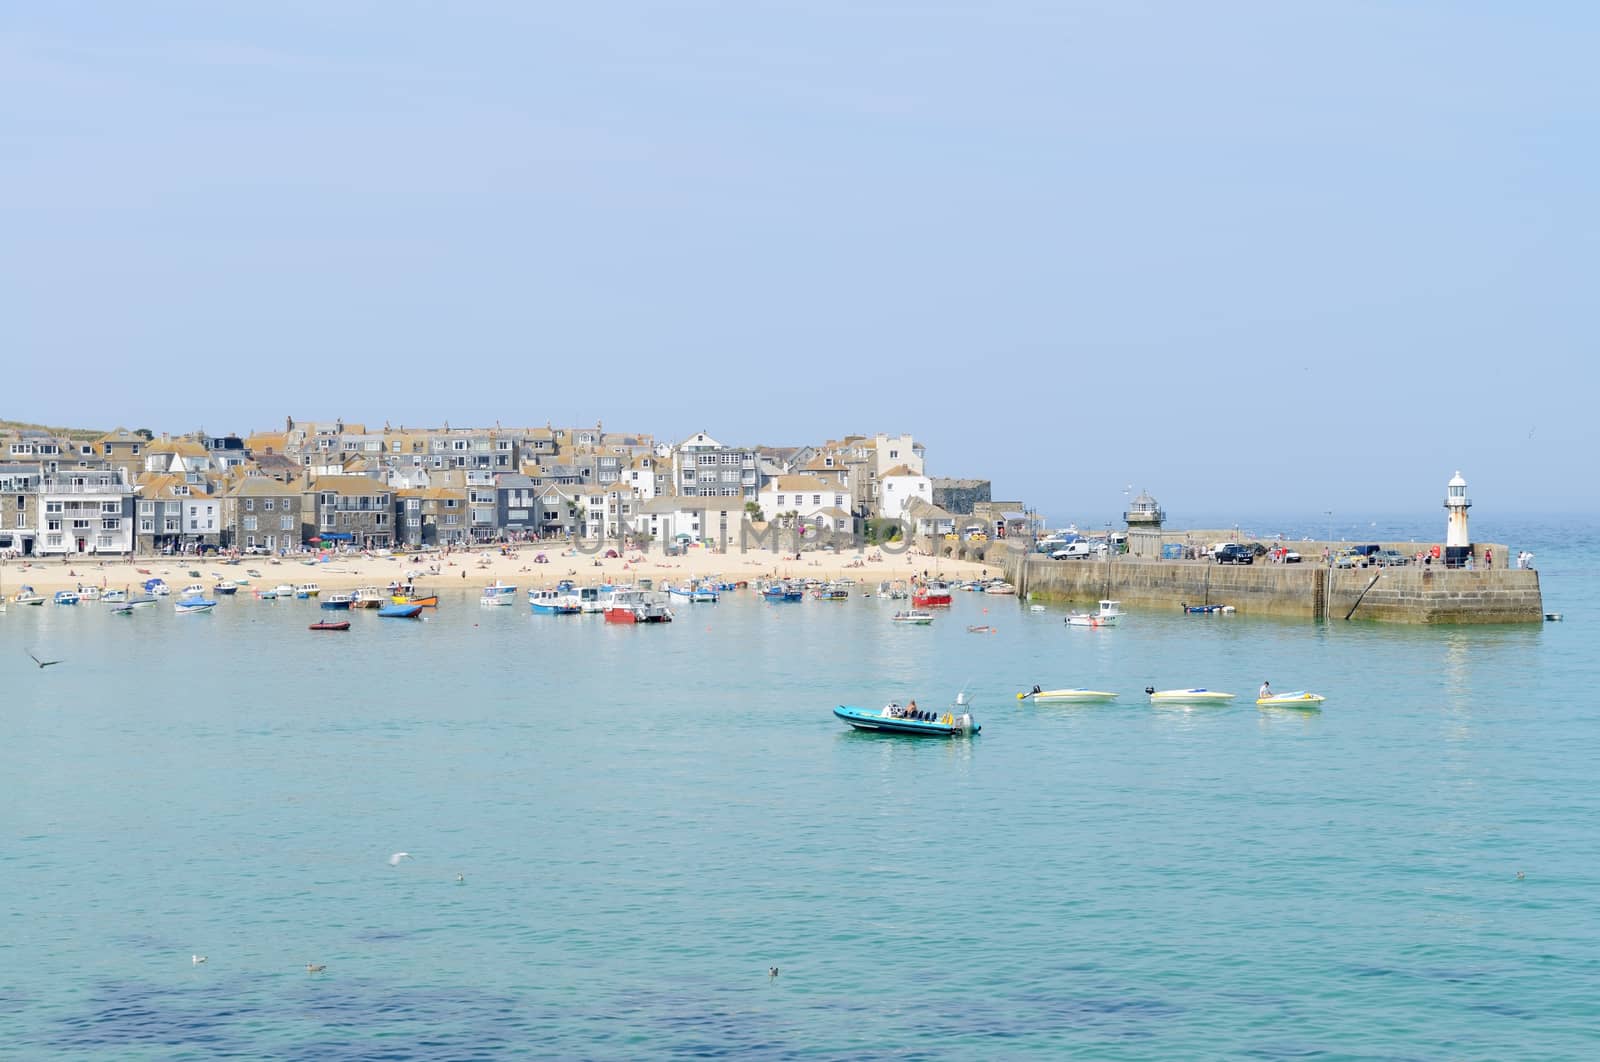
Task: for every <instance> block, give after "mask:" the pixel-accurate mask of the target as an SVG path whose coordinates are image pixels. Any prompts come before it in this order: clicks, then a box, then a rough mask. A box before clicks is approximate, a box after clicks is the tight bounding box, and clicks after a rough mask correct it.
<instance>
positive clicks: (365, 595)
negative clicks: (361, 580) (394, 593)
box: [350, 586, 389, 608]
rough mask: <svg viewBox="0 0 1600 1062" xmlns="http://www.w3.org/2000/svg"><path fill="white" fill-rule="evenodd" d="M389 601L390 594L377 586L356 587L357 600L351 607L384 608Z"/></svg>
mask: <svg viewBox="0 0 1600 1062" xmlns="http://www.w3.org/2000/svg"><path fill="white" fill-rule="evenodd" d="M388 601H389V595H388V594H386V593H384V591H383V590H382V589H381V588H379V587H376V586H358V587H356V594H355V600H354V601H353V602H351V604H350V607H351V608H382V607H383V606H384V605H386V604H387V603H388Z"/></svg>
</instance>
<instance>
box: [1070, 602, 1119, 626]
mask: <svg viewBox="0 0 1600 1062" xmlns="http://www.w3.org/2000/svg"><path fill="white" fill-rule="evenodd" d="M1121 618H1122V602H1120V601H1112V600H1110V599H1102V600H1101V602H1100V607H1099V608H1098V609H1096V610H1095V611H1093V612H1073V613H1071V614H1069V615H1068V616H1067V617H1066V618H1065V619H1064V620H1063V621H1062V622H1064V623H1065V624H1066V625H1067V626H1069V627H1114V626H1116V623H1117V620H1119V619H1121Z"/></svg>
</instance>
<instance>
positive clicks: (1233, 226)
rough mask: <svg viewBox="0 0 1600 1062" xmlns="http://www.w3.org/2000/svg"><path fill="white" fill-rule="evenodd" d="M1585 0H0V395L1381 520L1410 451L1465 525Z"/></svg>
mask: <svg viewBox="0 0 1600 1062" xmlns="http://www.w3.org/2000/svg"><path fill="white" fill-rule="evenodd" d="M1597 29H1600V11H1597V10H1595V9H1593V8H1591V7H1587V6H1580V5H1575V4H1555V5H1546V6H1543V7H1539V8H1536V9H1513V8H1503V7H1500V6H1497V5H1488V4H1475V3H1467V4H1461V3H1449V4H1447V3H1444V2H1442V0H1437V2H1420V3H1417V4H1411V5H1406V6H1404V7H1394V6H1391V5H1382V4H1377V3H1359V2H1358V3H1351V4H1341V5H1338V6H1337V7H1332V6H1327V7H1321V8H1318V7H1291V8H1286V7H1284V6H1282V5H1276V4H1271V3H1266V2H1264V0H1263V2H1257V3H1248V2H1240V3H1225V4H1221V5H1207V6H1204V7H1194V6H1192V5H1178V4H1159V3H1153V4H1138V5H1135V4H1104V3H1090V2H1083V3H1068V4H1058V3H1044V2H1023V0H1013V2H1001V3H997V4H994V5H985V6H983V7H982V8H971V7H969V6H968V5H961V4H953V3H947V2H938V0H929V2H914V0H882V2H866V3H860V2H852V3H842V2H838V0H832V2H829V0H819V2H817V3H811V4H805V5H782V4H778V5H762V6H759V7H752V6H750V5H736V4H727V3H716V2H703V3H691V4H686V5H682V6H680V7H677V8H673V9H670V10H669V9H659V8H640V9H637V10H630V9H626V8H594V7H575V8H571V7H569V8H549V7H528V6H526V5H520V4H514V3H510V2H508V0H507V2H497V0H486V2H484V3H480V4H476V5H473V6H472V7H470V8H457V9H450V10H448V11H443V12H430V11H426V10H422V9H417V8H395V7H393V6H392V5H381V4H376V3H350V4H343V5H338V6H337V7H333V8H330V7H329V6H328V5H323V4H315V3H311V2H309V0H304V2H286V3H282V4H275V5H272V6H271V7H267V8H226V7H225V8H217V7H215V6H212V5H204V4H198V3H178V2H161V0H153V2H151V3H147V4H140V5H127V6H116V5H103V6H100V7H93V6H91V7H82V6H66V7H62V6H45V7H34V8H30V9H27V10H20V11H13V12H10V13H8V15H7V16H6V17H5V18H4V19H3V20H0V86H3V87H4V88H5V90H6V91H7V93H8V95H9V96H10V98H11V99H13V100H16V101H26V102H25V106H17V107H12V108H8V109H7V110H6V112H5V114H4V115H0V143H3V144H4V145H5V148H6V157H7V165H6V166H5V167H4V169H3V171H0V172H3V175H0V189H3V190H4V192H5V194H4V196H3V197H0V203H3V206H0V210H3V211H4V214H3V217H4V224H5V227H6V230H7V235H8V250H9V253H8V254H7V255H6V256H4V258H3V259H0V263H3V264H0V270H3V272H0V281H3V283H0V290H3V292H4V294H3V295H0V317H3V320H4V322H5V323H4V326H3V327H4V331H3V332H0V335H3V336H4V340H5V345H6V348H7V350H8V353H9V356H8V358H7V368H6V370H5V382H6V394H5V398H4V401H3V404H4V406H5V410H4V412H5V413H6V414H7V415H10V416H15V417H17V418H20V419H26V420H30V421H42V422H49V423H64V424H85V425H89V426H104V427H107V428H110V427H114V426H116V425H118V424H121V425H123V426H126V427H130V428H131V427H144V426H148V427H150V428H152V429H154V430H156V431H188V430H194V429H196V428H199V427H204V428H206V429H207V430H209V431H213V432H216V433H225V432H229V431H236V432H240V433H244V432H248V431H250V430H252V429H257V430H265V429H271V428H274V427H276V426H279V425H281V424H282V421H283V418H284V416H286V415H291V416H294V417H296V418H297V419H304V420H320V419H328V420H331V419H334V418H336V417H343V418H345V419H346V420H348V421H354V422H366V423H368V424H369V425H375V424H382V423H383V422H384V421H385V420H387V421H390V422H391V423H394V424H396V425H398V424H401V423H407V424H424V423H427V424H434V425H437V424H441V423H443V422H445V421H449V422H450V423H451V424H455V425H467V424H476V425H487V424H493V423H494V422H495V421H496V420H499V421H502V422H504V423H506V424H513V423H516V424H529V423H531V424H543V423H545V422H546V421H554V422H556V423H564V424H569V425H575V424H590V423H594V422H595V421H596V420H603V421H604V422H605V423H606V424H607V426H609V427H615V428H618V429H626V430H638V431H645V432H650V433H652V434H654V435H656V436H657V437H658V438H664V439H680V438H682V437H685V436H687V435H689V434H691V433H692V432H694V431H697V430H701V429H705V430H708V431H709V432H710V433H711V434H712V435H714V436H716V437H717V438H719V439H723V440H725V441H728V442H738V443H766V444H772V445H777V444H802V443H815V442H821V441H823V440H825V439H827V438H829V437H836V436H839V435H842V434H845V433H847V432H867V433H872V432H877V431H885V432H902V431H908V432H911V433H913V434H915V435H916V437H917V438H918V439H919V440H920V441H922V442H923V443H924V444H925V445H926V446H927V449H928V460H929V470H930V472H931V473H933V474H936V475H948V476H953V477H968V476H975V477H983V478H987V479H990V480H992V481H993V484H994V491H995V494H996V496H997V497H1003V498H1019V499H1021V500H1023V501H1025V502H1027V503H1029V504H1031V505H1034V506H1035V507H1037V508H1040V509H1042V510H1045V511H1048V512H1054V511H1060V512H1062V513H1063V516H1065V517H1068V518H1070V517H1071V514H1072V513H1074V512H1076V513H1081V514H1094V513H1120V511H1121V507H1122V504H1123V502H1124V500H1125V499H1124V491H1125V489H1126V488H1127V487H1128V486H1129V485H1130V484H1131V486H1132V492H1133V493H1137V492H1138V491H1139V490H1141V489H1148V490H1149V491H1150V492H1151V493H1152V494H1154V495H1155V496H1156V497H1157V498H1158V499H1160V501H1161V502H1162V503H1163V504H1164V505H1165V506H1166V507H1167V509H1168V510H1169V512H1173V513H1174V514H1176V513H1180V512H1192V511H1202V510H1204V511H1209V512H1215V511H1218V510H1228V509H1239V510H1241V511H1245V510H1252V511H1261V510H1269V511H1271V510H1277V509H1280V508H1281V509H1282V510H1283V511H1285V512H1309V513H1319V512H1323V511H1325V510H1329V509H1331V510H1333V511H1335V512H1336V513H1349V514H1351V518H1352V519H1355V518H1356V517H1357V515H1358V514H1360V513H1362V512H1364V511H1365V510H1366V509H1368V508H1369V507H1370V508H1371V509H1372V510H1374V511H1384V512H1394V511H1401V512H1410V511H1415V512H1418V513H1419V514H1420V513H1424V512H1427V511H1430V510H1432V509H1435V508H1437V506H1438V505H1439V503H1440V502H1441V501H1442V498H1443V489H1444V483H1445V481H1446V480H1448V478H1449V477H1450V475H1451V474H1452V473H1453V472H1455V471H1456V470H1457V469H1460V470H1461V471H1462V472H1463V474H1464V475H1465V476H1466V478H1467V480H1468V482H1469V490H1470V492H1471V494H1472V495H1473V497H1474V499H1475V501H1476V502H1477V503H1478V508H1476V509H1475V510H1474V512H1475V513H1476V512H1478V511H1480V510H1481V511H1483V512H1497V513H1513V512H1526V513H1537V512H1541V511H1544V510H1545V509H1548V508H1550V507H1552V506H1553V507H1555V508H1561V509H1569V510H1580V511H1581V510H1582V509H1583V508H1584V507H1585V506H1588V507H1591V508H1592V507H1594V505H1595V503H1594V502H1592V501H1590V500H1589V499H1591V498H1593V497H1594V493H1595V492H1594V491H1593V490H1592V489H1590V488H1583V487H1582V486H1581V484H1582V483H1583V482H1584V480H1583V479H1582V478H1581V477H1583V476H1584V474H1585V473H1586V472H1587V471H1588V470H1587V468H1586V464H1587V458H1588V457H1589V456H1590V455H1591V454H1592V453H1593V452H1594V451H1595V442H1596V438H1597V434H1596V428H1595V423H1594V417H1593V415H1592V414H1591V412H1590V410H1589V408H1588V406H1589V402H1588V396H1589V392H1591V391H1592V390H1593V389H1594V384H1595V369H1594V368H1593V362H1592V359H1591V358H1590V357H1589V352H1590V348H1591V346H1592V335H1593V331H1594V328H1593V323H1592V312H1591V310H1590V308H1589V303H1590V296H1589V290H1588V289H1589V287H1590V275H1591V272H1592V270H1591V268H1590V267H1591V265H1592V262H1593V257H1594V247H1595V245H1596V237H1597V235H1600V232H1597V225H1596V218H1595V211H1594V207H1593V198H1594V192H1593V189H1594V188H1595V187H1596V184H1597V181H1596V177H1597V173H1596V169H1597V167H1596V164H1595V154H1596V148H1595V147H1594V138H1593V137H1592V135H1590V133H1591V131H1592V129H1593V128H1594V125H1595V119H1596V116H1597V112H1600V107H1597V103H1600V99H1597V96H1600V93H1597V91H1596V90H1597V75H1596V73H1595V71H1594V67H1593V63H1592V60H1591V57H1590V55H1589V53H1590V51H1591V50H1592V49H1591V48H1590V47H1589V43H1590V42H1591V41H1593V40H1594V39H1595V31H1596V30H1597ZM1575 484H1576V486H1575ZM1574 494H1576V495H1577V497H1576V498H1572V497H1570V496H1571V495H1574ZM1441 520H1442V514H1441Z"/></svg>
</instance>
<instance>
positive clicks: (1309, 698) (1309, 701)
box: [1256, 690, 1328, 708]
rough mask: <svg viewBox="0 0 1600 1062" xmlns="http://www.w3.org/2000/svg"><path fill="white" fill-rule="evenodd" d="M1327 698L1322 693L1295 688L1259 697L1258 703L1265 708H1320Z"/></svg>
mask: <svg viewBox="0 0 1600 1062" xmlns="http://www.w3.org/2000/svg"><path fill="white" fill-rule="evenodd" d="M1327 699H1328V698H1326V697H1324V696H1322V694H1320V693H1310V692H1307V691H1306V690H1295V691H1293V692H1292V693H1274V694H1273V695H1272V696H1271V697H1257V698H1256V703H1257V704H1259V705H1260V706H1261V707H1263V708H1320V707H1322V702H1323V701H1325V700H1327Z"/></svg>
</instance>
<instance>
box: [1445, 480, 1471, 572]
mask: <svg viewBox="0 0 1600 1062" xmlns="http://www.w3.org/2000/svg"><path fill="white" fill-rule="evenodd" d="M1470 508H1472V499H1470V498H1468V497H1467V481H1466V480H1464V479H1462V478H1461V473H1460V471H1457V472H1456V474H1455V475H1454V476H1452V477H1451V478H1450V483H1449V484H1448V485H1447V486H1446V487H1445V495H1444V511H1445V529H1444V562H1445V565H1446V566H1447V567H1450V568H1455V567H1459V566H1460V565H1461V564H1463V563H1465V562H1466V559H1467V557H1468V556H1469V555H1470V554H1471V553H1472V536H1471V535H1469V534H1467V510H1468V509H1470Z"/></svg>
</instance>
